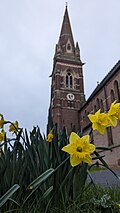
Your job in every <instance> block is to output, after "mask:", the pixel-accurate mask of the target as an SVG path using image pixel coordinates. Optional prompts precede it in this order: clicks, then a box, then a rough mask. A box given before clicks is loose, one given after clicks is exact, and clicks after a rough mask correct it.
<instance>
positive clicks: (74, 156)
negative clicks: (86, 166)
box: [62, 132, 95, 167]
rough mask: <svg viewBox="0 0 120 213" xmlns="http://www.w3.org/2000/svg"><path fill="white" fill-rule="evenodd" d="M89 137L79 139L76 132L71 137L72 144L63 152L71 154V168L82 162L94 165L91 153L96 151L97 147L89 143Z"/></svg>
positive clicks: (65, 147)
mask: <svg viewBox="0 0 120 213" xmlns="http://www.w3.org/2000/svg"><path fill="white" fill-rule="evenodd" d="M89 137H90V136H89V135H86V136H83V137H81V138H80V137H79V136H78V135H77V134H76V133H75V132H72V133H71V135H70V139H69V141H70V144H68V145H66V146H64V147H63V148H62V151H64V152H67V153H69V154H70V163H71V166H73V167H74V166H77V165H78V164H80V163H81V162H82V161H84V162H86V163H90V164H91V163H92V157H91V156H90V154H91V153H93V152H94V151H95V146H94V145H93V144H90V143H89Z"/></svg>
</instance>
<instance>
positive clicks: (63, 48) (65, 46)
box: [54, 3, 81, 62]
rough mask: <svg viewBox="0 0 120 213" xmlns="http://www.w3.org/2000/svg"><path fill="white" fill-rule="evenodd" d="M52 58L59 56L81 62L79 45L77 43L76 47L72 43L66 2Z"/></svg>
mask: <svg viewBox="0 0 120 213" xmlns="http://www.w3.org/2000/svg"><path fill="white" fill-rule="evenodd" d="M54 58H55V59H56V58H59V59H62V60H75V61H77V62H81V60H80V49H79V45H78V43H77V45H76V47H75V45H74V39H73V34H72V29H71V24H70V19H69V14H68V9H67V3H66V7H65V13H64V17H63V23H62V27H61V32H60V37H59V41H58V43H57V45H56V50H55V57H54Z"/></svg>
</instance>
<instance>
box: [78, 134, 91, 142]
mask: <svg viewBox="0 0 120 213" xmlns="http://www.w3.org/2000/svg"><path fill="white" fill-rule="evenodd" d="M80 139H81V142H84V141H85V142H88V143H89V139H90V136H89V135H85V136H83V137H82V138H80Z"/></svg>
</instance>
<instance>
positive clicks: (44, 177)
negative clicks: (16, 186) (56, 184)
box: [28, 168, 54, 189]
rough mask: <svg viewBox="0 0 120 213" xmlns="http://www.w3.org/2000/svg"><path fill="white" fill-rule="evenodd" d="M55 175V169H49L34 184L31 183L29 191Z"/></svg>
mask: <svg viewBox="0 0 120 213" xmlns="http://www.w3.org/2000/svg"><path fill="white" fill-rule="evenodd" d="M53 173H54V169H53V168H51V169H48V170H47V171H45V172H44V173H43V174H42V175H40V176H39V177H37V178H36V179H35V180H34V181H33V182H32V183H30V184H29V186H28V189H34V188H36V187H37V186H39V185H40V184H42V183H43V182H44V181H46V180H47V178H49V177H50V176H51V175H52V174H53Z"/></svg>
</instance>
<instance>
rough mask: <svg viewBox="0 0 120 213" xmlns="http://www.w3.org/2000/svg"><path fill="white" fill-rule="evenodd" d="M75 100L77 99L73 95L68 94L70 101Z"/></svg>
mask: <svg viewBox="0 0 120 213" xmlns="http://www.w3.org/2000/svg"><path fill="white" fill-rule="evenodd" d="M74 98H75V96H74V95H73V94H72V93H68V94H67V99H68V100H69V101H73V100H74Z"/></svg>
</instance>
